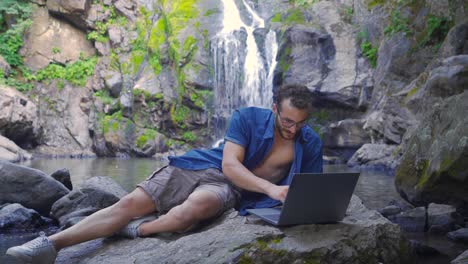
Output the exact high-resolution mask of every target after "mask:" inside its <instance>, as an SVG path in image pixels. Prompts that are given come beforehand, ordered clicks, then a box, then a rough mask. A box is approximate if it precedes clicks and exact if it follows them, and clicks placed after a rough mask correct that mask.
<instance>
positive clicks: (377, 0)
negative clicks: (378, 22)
mask: <svg viewBox="0 0 468 264" xmlns="http://www.w3.org/2000/svg"><path fill="white" fill-rule="evenodd" d="M383 4H385V1H384V0H372V1H370V2H369V3H368V4H367V10H369V11H370V10H372V8H374V7H375V6H378V5H383Z"/></svg>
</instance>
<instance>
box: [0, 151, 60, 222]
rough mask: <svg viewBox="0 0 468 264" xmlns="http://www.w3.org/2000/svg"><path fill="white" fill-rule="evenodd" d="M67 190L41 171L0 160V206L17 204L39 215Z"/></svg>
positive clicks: (48, 209) (47, 212)
mask: <svg viewBox="0 0 468 264" xmlns="http://www.w3.org/2000/svg"><path fill="white" fill-rule="evenodd" d="M68 192H69V191H68V189H67V188H66V187H65V186H63V184H61V183H60V182H58V181H56V180H55V179H54V178H52V177H50V176H48V175H47V174H45V173H44V172H42V171H39V170H36V169H31V168H28V167H25V166H20V165H15V164H13V163H10V162H6V161H2V160H0V204H4V203H19V204H21V205H23V206H24V207H27V208H30V209H34V210H36V211H37V212H39V213H40V214H41V215H45V216H47V215H49V212H50V208H51V207H52V204H53V203H55V201H57V200H58V199H60V198H61V197H63V196H65V195H66V194H67V193H68Z"/></svg>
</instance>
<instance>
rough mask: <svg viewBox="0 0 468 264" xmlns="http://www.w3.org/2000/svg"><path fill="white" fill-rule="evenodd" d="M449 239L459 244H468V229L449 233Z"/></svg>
mask: <svg viewBox="0 0 468 264" xmlns="http://www.w3.org/2000/svg"><path fill="white" fill-rule="evenodd" d="M447 237H448V238H450V239H451V240H453V241H457V242H465V243H467V242H468V228H460V229H458V230H455V231H452V232H449V233H447Z"/></svg>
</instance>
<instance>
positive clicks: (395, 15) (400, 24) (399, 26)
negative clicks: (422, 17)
mask: <svg viewBox="0 0 468 264" xmlns="http://www.w3.org/2000/svg"><path fill="white" fill-rule="evenodd" d="M398 32H404V33H405V35H408V34H409V33H411V30H410V29H409V27H408V19H406V18H403V17H402V16H401V14H400V12H399V11H393V12H392V15H391V20H390V24H389V25H388V26H387V27H386V28H385V29H384V34H385V35H389V36H391V35H393V34H395V33H398Z"/></svg>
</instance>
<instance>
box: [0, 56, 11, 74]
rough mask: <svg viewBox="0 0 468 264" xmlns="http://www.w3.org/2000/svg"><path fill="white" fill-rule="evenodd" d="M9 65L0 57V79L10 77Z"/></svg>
mask: <svg viewBox="0 0 468 264" xmlns="http://www.w3.org/2000/svg"><path fill="white" fill-rule="evenodd" d="M10 70H11V67H10V64H8V62H7V61H6V60H5V59H4V58H3V56H1V55H0V73H1V74H0V77H7V76H8V75H10Z"/></svg>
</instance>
